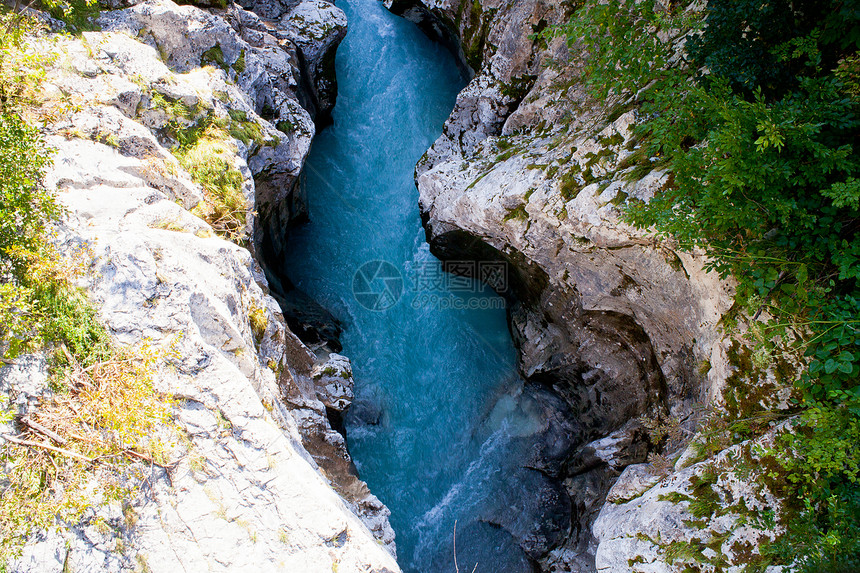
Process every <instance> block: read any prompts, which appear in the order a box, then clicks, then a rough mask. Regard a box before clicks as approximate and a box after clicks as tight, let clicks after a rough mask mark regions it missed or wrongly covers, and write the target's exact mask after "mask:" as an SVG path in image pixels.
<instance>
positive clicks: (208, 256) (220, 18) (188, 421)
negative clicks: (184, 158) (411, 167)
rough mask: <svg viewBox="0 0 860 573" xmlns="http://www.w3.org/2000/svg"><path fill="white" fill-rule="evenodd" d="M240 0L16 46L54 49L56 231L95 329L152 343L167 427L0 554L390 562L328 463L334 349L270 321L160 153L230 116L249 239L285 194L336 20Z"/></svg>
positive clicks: (335, 445) (279, 319)
mask: <svg viewBox="0 0 860 573" xmlns="http://www.w3.org/2000/svg"><path fill="white" fill-rule="evenodd" d="M257 4H258V5H255V6H253V8H254V9H255V10H257V12H258V13H259V14H260V15H258V14H255V13H254V12H251V11H246V10H244V9H242V8H239V7H235V6H231V7H229V8H227V9H226V10H212V11H205V10H201V9H200V8H196V7H192V6H178V5H176V4H174V3H172V2H170V1H169V0H153V1H148V2H143V3H138V4H136V5H133V6H130V7H126V8H123V9H120V10H114V11H103V12H102V13H101V17H100V20H99V24H100V27H101V30H102V31H100V32H86V33H84V34H82V35H80V36H78V37H74V36H55V35H51V34H48V35H46V36H44V37H42V38H41V39H40V40H38V41H37V45H34V46H32V48H33V49H42V50H48V51H51V52H53V53H55V54H56V59H55V60H54V62H53V63H52V64H51V65H50V67H49V69H48V70H47V77H46V79H45V83H44V89H43V97H44V102H43V103H42V108H43V109H42V111H43V112H44V111H45V110H54V112H53V115H51V116H50V118H49V121H47V122H46V125H45V133H46V137H47V140H48V143H49V144H50V145H51V146H53V147H54V148H55V149H56V152H55V154H54V159H53V167H52V168H51V169H50V171H49V173H48V176H47V181H46V184H47V185H48V186H49V187H50V188H52V189H56V190H57V192H58V197H59V200H60V202H61V203H62V205H63V206H65V207H66V208H67V209H68V212H67V214H66V215H65V216H64V217H63V220H62V222H61V224H60V226H59V228H58V229H57V236H56V239H55V240H56V242H57V243H58V245H59V247H60V251H61V253H71V252H73V251H77V250H79V249H80V248H81V247H84V248H85V250H86V251H87V252H88V256H90V255H91V257H92V262H91V264H90V265H89V268H88V269H87V271H86V272H85V273H84V275H83V276H82V277H81V285H82V286H83V287H84V288H85V290H86V292H87V294H88V296H89V298H90V300H91V301H92V303H93V305H94V306H95V308H97V309H98V311H99V318H100V319H101V320H102V321H103V323H104V324H105V325H106V326H107V328H108V331H109V333H110V335H111V336H112V338H113V339H114V340H115V342H116V343H117V344H119V345H121V346H130V347H139V346H141V345H147V346H148V347H152V348H154V349H160V352H161V354H160V358H159V359H158V361H157V362H156V366H155V369H156V373H155V378H156V386H157V389H158V390H159V391H161V392H164V393H165V394H167V395H169V396H171V397H172V398H173V399H174V400H175V406H174V410H173V414H174V418H175V423H176V425H177V427H178V429H177V432H176V435H175V436H174V437H172V438H169V439H170V440H171V441H170V451H169V452H168V453H167V455H168V458H169V460H170V463H169V464H168V465H167V467H166V468H162V467H159V466H155V465H150V466H142V467H141V469H142V471H143V472H144V474H145V475H146V479H145V480H144V482H143V483H142V484H139V485H140V487H139V489H138V493H137V494H136V497H134V498H133V499H125V500H122V503H120V502H115V501H111V502H105V501H104V500H102V499H99V498H94V499H92V500H90V501H91V503H92V508H91V509H90V510H88V511H87V512H86V513H85V515H84V519H83V520H82V521H81V522H80V523H59V522H58V523H57V524H56V526H55V527H53V528H51V529H49V530H48V531H43V532H39V533H38V534H36V535H35V536H34V537H33V538H31V539H30V541H29V542H28V544H27V545H26V547H25V549H24V553H23V555H22V557H21V558H20V559H18V560H17V561H14V562H12V563H10V564H9V565H10V566H9V570H10V571H40V572H47V571H57V572H59V571H120V570H122V571H302V572H325V573H329V572H331V571H335V570H337V571H340V572H341V573H343V572H359V571H361V572H369V571H374V572H378V573H383V572H392V573H393V572H396V571H399V568H398V566H397V564H396V562H395V560H394V557H393V555H394V534H393V531H392V530H391V527H390V525H389V524H388V520H387V516H388V510H387V509H386V508H385V507H384V506H383V505H382V504H381V503H380V502H379V501H378V500H377V499H376V498H375V497H374V496H373V495H372V494H371V493H370V492H369V491H368V490H367V488H366V486H365V485H364V484H363V482H360V481H359V480H358V479H357V478H355V476H354V475H353V474H351V473H350V472H349V471H348V466H349V458H348V454H347V452H346V448H345V444H344V440H343V437H342V436H341V435H340V434H338V433H337V432H335V431H334V430H332V428H331V426H330V424H329V422H328V419H327V417H326V407H327V406H328V407H332V408H340V409H343V408H345V407H348V402H349V400H350V399H351V384H352V380H351V369H350V367H349V362H348V359H346V358H344V357H340V356H338V355H331V356H325V355H321V356H317V355H315V354H314V353H313V352H311V351H310V350H309V349H308V348H307V347H305V346H304V345H303V344H302V343H301V342H300V341H299V339H298V338H297V337H296V336H295V335H293V334H292V333H291V332H290V330H289V329H288V328H287V327H286V326H285V323H284V320H283V316H282V315H281V312H280V309H279V307H278V305H277V303H276V302H275V301H274V299H273V298H272V297H271V296H269V294H268V286H267V280H266V277H265V275H264V273H263V270H262V269H261V268H260V265H259V264H258V262H257V260H256V259H255V257H254V255H253V254H252V252H251V251H249V250H248V249H247V248H245V247H242V246H238V245H237V244H234V243H233V242H229V241H227V240H225V239H223V238H221V237H219V236H218V235H217V234H216V232H215V229H213V227H212V226H210V225H209V224H208V223H207V222H205V221H204V220H203V219H202V218H200V217H198V216H197V215H196V213H199V212H200V211H199V209H198V210H195V207H198V206H199V205H201V201H202V200H203V198H204V196H205V193H204V191H203V189H202V188H201V187H200V185H198V184H197V183H195V182H194V178H193V177H192V176H191V174H189V173H188V172H187V171H186V169H184V168H183V167H182V165H181V164H180V163H179V162H177V160H176V159H175V158H174V156H173V154H172V153H171V147H173V148H174V149H175V146H176V142H175V141H173V140H172V135H171V134H172V133H174V132H173V131H171V130H175V129H177V128H179V129H181V128H183V127H187V126H190V125H193V124H194V122H195V121H197V120H199V119H200V117H201V116H202V115H204V114H210V115H211V116H212V117H214V118H218V119H219V120H220V121H221V124H220V125H223V126H226V127H224V129H225V130H227V129H229V130H230V133H231V135H233V137H232V138H230V139H229V140H225V141H223V142H221V143H223V145H224V146H226V147H225V148H226V149H231V150H232V151H231V152H230V153H228V154H227V155H228V157H227V160H228V163H229V164H230V165H232V168H234V169H235V170H237V171H238V172H239V173H241V176H242V177H241V180H242V181H243V184H242V188H241V192H242V195H243V196H244V200H245V206H246V209H245V211H246V214H247V218H246V223H247V224H246V227H245V229H239V231H244V233H245V235H246V236H247V237H248V239H247V241H248V242H247V244H248V245H250V247H251V249H252V250H253V248H254V246H255V245H258V244H259V242H260V241H261V240H262V239H263V238H264V235H265V232H266V224H267V221H268V222H269V224H271V221H276V222H277V224H278V225H281V224H287V223H288V222H289V221H290V220H291V219H293V218H295V217H296V216H299V215H300V214H301V212H302V210H303V208H304V207H303V200H302V198H301V197H300V196H299V195H298V190H297V187H296V185H295V181H296V179H297V177H298V175H299V173H300V171H301V169H302V166H303V164H304V160H305V157H306V155H307V152H308V149H309V147H310V142H311V139H312V137H313V136H314V133H315V126H314V121H313V119H314V118H313V117H312V116H311V113H309V111H308V109H310V110H311V111H312V112H314V114H315V115H317V116H319V115H321V114H325V113H328V111H330V108H331V106H332V105H333V103H334V89H335V86H334V84H333V77H331V76H326V73H329V72H330V70H328V68H327V66H328V63H329V62H330V60H332V58H331V55H332V53H333V50H334V49H335V48H336V46H337V43H338V42H339V41H340V39H341V38H342V37H343V34H344V33H345V26H346V19H345V17H344V15H343V13H342V12H341V11H340V10H338V9H337V8H335V7H334V6H332V5H331V4H328V3H326V2H322V1H319V0H309V1H307V2H302V3H299V4H297V5H293V4H290V5H289V6H282V5H280V4H278V3H276V2H275V3H272V4H271V5H269V4H265V5H264V6H263V5H261V4H264V3H257ZM317 80H319V81H317ZM303 90H304V92H303ZM44 116H45V115H43V117H44ZM222 156H223V153H222ZM45 368H46V366H45V363H44V361H41V360H39V359H38V358H33V359H25V358H21V359H20V360H19V361H18V362H17V363H16V364H12V365H8V366H4V367H3V368H2V369H0V379H2V385H0V387H1V388H2V389H3V396H4V401H6V400H8V401H9V402H10V403H13V404H15V405H17V406H18V408H19V412H20V413H24V412H26V410H27V409H28V408H31V407H33V406H34V403H35V398H36V397H38V396H39V395H40V394H44V393H47V392H50V390H48V389H47V387H46V384H47V378H46V376H44V371H45ZM330 370H337V371H338V372H339V373H340V374H341V376H340V377H339V379H338V385H334V384H332V381H331V380H329V378H328V377H326V376H323V375H320V372H328V371H330ZM165 435H167V436H171V434H170V433H169V432H167V433H166V434H165ZM344 468H347V469H346V470H345V469H344Z"/></svg>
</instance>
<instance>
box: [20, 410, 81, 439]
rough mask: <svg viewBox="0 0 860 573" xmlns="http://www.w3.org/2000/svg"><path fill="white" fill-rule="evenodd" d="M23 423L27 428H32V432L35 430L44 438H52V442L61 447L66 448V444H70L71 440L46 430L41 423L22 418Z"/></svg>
mask: <svg viewBox="0 0 860 573" xmlns="http://www.w3.org/2000/svg"><path fill="white" fill-rule="evenodd" d="M21 423H22V424H24V425H25V426H27V427H28V428H30V429H31V430H35V431H36V432H38V433H40V434H42V435H43V436H47V437H49V438H51V439H52V440H54V441H55V442H57V443H58V444H60V445H61V446H65V445H66V444H68V443H69V440H67V439H66V438H64V437H63V436H61V435H60V434H58V433H57V432H54V431H52V430H49V429H48V428H46V427H45V426H43V425H42V424H40V423H39V422H35V421H33V420H31V419H30V418H29V417H24V418H21Z"/></svg>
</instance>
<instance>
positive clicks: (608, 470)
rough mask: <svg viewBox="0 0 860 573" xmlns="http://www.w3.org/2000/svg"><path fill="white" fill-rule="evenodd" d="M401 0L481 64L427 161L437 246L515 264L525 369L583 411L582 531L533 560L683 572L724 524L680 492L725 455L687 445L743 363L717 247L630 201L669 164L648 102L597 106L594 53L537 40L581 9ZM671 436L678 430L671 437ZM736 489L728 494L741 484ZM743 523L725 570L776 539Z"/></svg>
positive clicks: (423, 165) (421, 185)
mask: <svg viewBox="0 0 860 573" xmlns="http://www.w3.org/2000/svg"><path fill="white" fill-rule="evenodd" d="M386 6H388V7H389V9H390V10H392V11H394V12H395V13H398V14H401V15H403V16H404V17H406V18H408V19H410V20H412V21H414V22H416V23H417V24H418V25H419V26H420V27H421V28H422V29H423V30H424V31H425V32H426V33H428V34H429V35H430V36H431V37H434V38H436V39H437V40H439V41H441V42H443V43H445V44H446V45H448V46H449V47H450V48H451V49H452V51H453V52H454V53H455V54H458V55H459V57H460V60H461V62H462V64H463V65H464V66H470V67H471V68H472V71H473V72H474V77H473V79H472V80H471V82H470V83H469V85H468V86H467V87H466V88H465V89H464V90H463V91H462V92H461V93H460V95H459V97H458V99H457V103H456V106H455V109H454V111H453V112H452V114H451V116H450V117H449V119H448V121H447V122H446V124H445V127H444V132H443V135H442V136H441V137H440V138H439V139H438V140H437V141H436V142H435V143H434V145H433V146H432V147H431V148H430V149H429V150H428V151H427V153H426V154H425V155H424V157H423V158H422V159H421V160H420V161H419V163H418V165H417V167H416V171H415V179H416V183H417V185H418V189H419V193H420V208H421V211H422V216H423V219H424V223H425V228H426V232H427V236H428V241H429V242H430V245H431V250H432V251H433V252H434V253H435V254H437V255H438V256H439V257H440V258H443V259H451V260H462V259H471V258H474V259H487V258H490V259H494V260H504V261H507V263H508V268H509V274H510V277H509V281H508V289H507V290H506V291H505V292H503V294H505V295H506V296H507V297H508V298H509V300H510V302H511V305H510V306H509V319H510V325H511V330H512V334H513V337H514V341H515V343H516V346H517V349H518V352H519V369H520V371H521V373H522V374H523V376H524V377H525V378H526V379H527V381H528V382H529V383H532V384H538V385H540V386H542V387H544V388H550V389H551V390H552V391H553V392H554V393H555V394H556V395H557V396H560V397H561V398H563V399H564V401H565V402H566V404H567V406H568V407H569V409H570V412H571V415H572V416H573V418H574V421H573V422H572V423H571V424H570V426H571V428H572V429H571V432H572V436H570V437H569V439H570V446H569V447H568V449H567V451H566V452H565V454H564V456H562V457H563V459H564V460H565V461H564V466H563V470H562V471H561V472H560V479H562V480H563V483H564V485H565V487H566V490H567V492H568V494H569V495H570V498H571V502H572V507H573V516H572V520H573V523H572V527H571V533H570V535H569V536H568V537H567V538H566V539H564V540H562V541H561V542H558V543H556V544H555V545H553V544H547V545H546V546H544V547H540V548H539V549H538V550H537V551H534V547H532V549H533V551H531V552H530V555H532V557H534V558H535V559H536V562H537V563H538V564H539V566H540V569H541V570H543V571H595V570H597V571H617V572H619V573H620V572H623V571H682V570H685V569H684V567H686V566H688V565H689V564H690V563H689V562H685V561H684V560H683V559H680V560H675V561H673V559H672V558H671V552H668V553H667V550H668V548H669V546H670V545H671V544H673V543H687V544H689V543H691V540H693V541H696V542H700V541H701V539H706V540H707V539H710V538H711V537H714V536H713V535H711V536H710V537H709V535H710V534H709V533H708V531H710V530H708V528H709V527H710V526H711V525H710V522H708V523H709V524H708V525H707V526H704V529H705V530H706V531H705V532H702V531H701V530H700V529H702V528H700V529H696V527H693V526H690V525H689V524H688V523H687V521H685V519H687V518H689V519H692V518H691V517H690V515H689V513H688V509H689V508H688V507H687V506H686V505H685V503H680V504H678V503H673V502H671V501H669V500H670V499H673V496H672V492H675V494H677V495H686V493H685V492H689V490H690V489H692V486H691V485H690V484H691V481H690V480H693V481H695V480H696V479H698V478H697V477H696V476H698V475H700V474H701V473H702V472H704V471H706V470H707V469H708V468H713V466H714V464H716V462H713V460H711V461H704V462H703V461H701V458H696V457H695V456H694V454H693V453H692V452H693V448H688V449H686V450H685V447H686V446H687V444H688V443H689V442H690V438H691V437H692V436H693V434H694V433H695V431H696V429H697V425H698V421H699V420H700V419H701V417H702V412H703V409H704V408H705V407H706V406H707V405H708V404H710V403H711V402H712V401H713V400H715V399H718V398H719V396H720V392H721V389H722V388H723V387H724V386H725V384H726V380H727V378H729V377H730V376H731V374H732V373H733V372H734V371H735V367H734V366H733V365H732V364H731V361H730V360H729V356H728V354H730V352H728V350H729V347H730V345H731V341H730V339H729V337H727V336H726V335H725V334H724V333H723V332H722V331H721V329H720V320H721V318H722V317H723V315H724V314H725V313H726V312H727V311H728V310H729V308H730V307H731V303H732V287H731V284H728V283H726V282H724V281H721V280H720V279H719V278H718V277H717V276H716V275H715V274H714V273H708V272H706V270H705V263H706V261H705V259H704V257H703V256H702V254H701V253H696V252H688V251H684V250H681V249H679V248H678V247H677V246H676V245H674V244H673V243H672V242H671V241H666V240H658V239H657V238H655V237H654V236H652V235H651V234H650V233H648V232H646V231H643V230H639V229H635V228H632V227H630V226H629V225H627V224H625V223H624V222H623V220H622V218H621V209H623V207H624V205H625V204H627V203H628V202H630V201H648V200H649V199H650V198H651V197H653V195H654V193H655V192H658V191H659V190H660V189H661V188H663V187H664V186H665V185H667V183H668V182H669V181H670V178H671V174H669V173H666V172H663V171H661V170H658V169H652V168H650V164H651V162H652V161H653V160H652V159H651V158H648V157H643V154H642V153H641V151H640V146H639V142H638V140H637V136H636V135H635V134H634V132H633V130H632V127H633V125H634V124H635V122H636V121H637V111H636V109H635V106H633V105H632V104H630V103H628V102H624V101H615V100H607V101H595V100H594V99H593V98H591V97H589V95H588V93H587V91H586V88H585V79H584V78H583V77H582V76H581V68H582V63H583V61H584V60H583V59H584V58H585V57H587V55H586V54H584V53H583V52H582V51H581V49H580V48H579V47H578V46H577V45H573V46H572V47H568V45H567V44H566V42H565V40H564V38H556V39H554V40H551V41H549V42H547V41H546V40H544V39H542V38H540V37H537V36H536V34H537V33H539V32H540V31H542V30H544V29H546V28H547V27H548V26H553V25H557V24H559V23H562V22H565V21H567V19H569V18H570V15H571V14H572V11H573V6H572V5H571V4H570V3H559V2H546V1H543V0H524V1H506V0H475V1H474V2H466V1H460V0H421V1H418V0H387V1H386ZM655 427H671V429H672V431H670V432H669V437H668V438H665V437H662V438H661V437H659V436H658V437H656V438H655V433H654V431H653V429H654V428H655ZM682 452H683V455H682ZM649 461H650V462H652V463H646V462H649ZM693 462H699V463H698V464H697V465H694V466H692V467H690V468H688V469H684V468H686V466H688V465H691V464H692V463H693ZM723 463H725V460H723ZM717 465H718V464H717ZM676 469H677V471H675V470H676ZM707 471H709V470H707ZM619 476H620V477H619ZM727 481H731V480H727ZM655 484H656V485H655ZM723 485H724V484H723ZM735 485H737V484H735ZM747 485H749V484H747ZM720 487H722V486H715V489H719V488H720ZM736 489H737V488H736ZM741 489H743V488H741ZM720 491H721V492H722V493H721V494H720V495H722V494H726V495H725V496H724V497H721V498H720V499H721V503H723V504H724V505H730V503H731V502H730V501H727V500H731V499H732V492H730V491H729V490H728V489H725V488H724V489H723V490H720ZM732 491H733V492H734V495H735V496H736V497H735V498H734V499H735V501H737V499H740V498H743V496H744V495H746V496H748V497H749V498H750V499H751V498H755V497H756V495H759V498H757V499H758V500H759V501H758V503H759V504H760V505H761V504H765V505H766V502H765V501H762V499H764V498H763V497H761V496H765V497H766V495H765V494H763V493H761V492H758V490H757V489H756V488H754V487H748V488H747V491H745V492H743V493H739V492H738V491H736V490H732ZM679 492H681V493H679ZM754 492H758V493H754ZM677 495H676V496H675V498H674V499H675V500H676V501H677V499H678V498H677ZM640 496H642V497H640ZM688 497H689V496H688ZM690 499H692V498H690ZM643 500H646V501H643ZM770 501H771V502H772V501H773V500H772V499H771V500H770ZM750 503H751V504H753V505H754V504H755V502H752V501H750ZM726 513H729V514H731V513H732V512H731V511H728V510H727V511H726ZM737 518H738V514H737V513H735V514H734V515H733V516H732V517H731V518H730V517H726V518H725V523H723V524H719V525H716V526H715V527H716V529H717V530H719V532H720V533H719V535H724V537H723V538H720V540H719V543H717V544H716V552H714V550H713V549H712V550H711V551H712V552H714V555H720V556H721V558H725V563H733V562H736V561H737V559H739V558H738V553H740V552H741V551H740V550H739V549H738V547H741V546H743V547H746V549H747V550H749V547H753V546H755V544H756V543H755V540H756V539H757V538H756V535H758V534H761V533H762V532H761V531H760V530H759V531H758V532H757V533H756V532H755V528H751V529H750V530H749V531H747V530H743V527H742V526H739V525H738V523H740V522H742V521H743V520H742V519H740V520H738V519H737ZM732 519H735V521H732ZM705 522H707V520H705ZM499 525H500V526H502V527H504V525H503V524H501V523H500V524H499ZM739 530H743V531H740V532H739ZM727 532H728V533H727ZM750 540H752V541H750ZM753 552H754V550H753ZM667 555H669V557H667ZM709 558H710V556H709ZM733 560H734V561H733ZM676 561H677V562H676ZM705 561H707V559H705ZM708 570H710V569H708Z"/></svg>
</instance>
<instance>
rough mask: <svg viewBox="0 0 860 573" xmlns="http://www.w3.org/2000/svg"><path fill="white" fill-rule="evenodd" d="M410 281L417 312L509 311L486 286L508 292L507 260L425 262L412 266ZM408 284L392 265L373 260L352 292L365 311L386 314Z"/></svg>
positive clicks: (357, 276)
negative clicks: (436, 310)
mask: <svg viewBox="0 0 860 573" xmlns="http://www.w3.org/2000/svg"><path fill="white" fill-rule="evenodd" d="M409 279H410V283H411V284H410V285H409V288H410V291H411V293H412V294H413V296H412V301H411V305H412V308H415V309H419V308H436V309H440V310H444V309H454V310H490V309H503V308H505V301H504V299H503V298H501V297H500V296H497V295H495V294H490V293H488V292H487V290H486V288H485V287H484V285H486V286H489V287H491V288H492V289H493V290H495V291H498V292H502V291H504V290H506V289H507V287H508V267H507V263H505V262H504V261H445V262H443V263H440V262H439V261H435V260H432V261H421V262H417V263H413V264H412V265H411V266H410V269H409ZM476 279H477V280H476ZM404 282H405V281H404V279H403V273H401V272H400V269H398V268H397V267H396V266H395V265H393V264H392V263H390V262H388V261H382V260H375V261H369V262H367V263H364V264H363V265H361V266H360V267H359V268H358V270H356V272H355V274H354V275H353V279H352V292H353V295H354V296H355V300H356V301H357V302H358V303H359V304H360V305H361V306H363V307H364V308H367V309H369V310H373V311H384V310H387V309H389V308H391V307H393V306H394V305H395V304H397V303H398V302H399V300H400V298H401V297H402V296H403V294H404V291H405V285H404Z"/></svg>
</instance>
